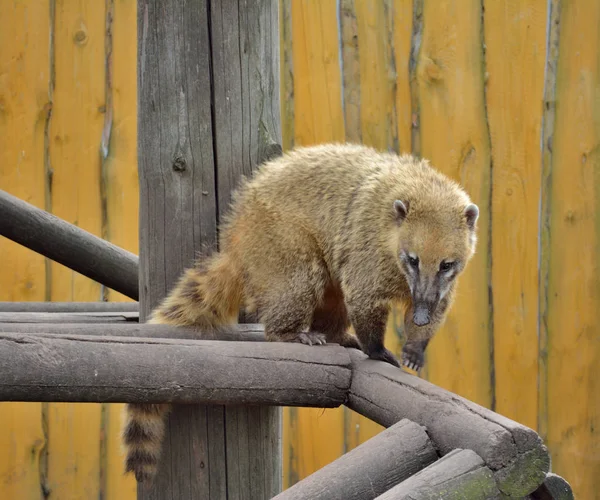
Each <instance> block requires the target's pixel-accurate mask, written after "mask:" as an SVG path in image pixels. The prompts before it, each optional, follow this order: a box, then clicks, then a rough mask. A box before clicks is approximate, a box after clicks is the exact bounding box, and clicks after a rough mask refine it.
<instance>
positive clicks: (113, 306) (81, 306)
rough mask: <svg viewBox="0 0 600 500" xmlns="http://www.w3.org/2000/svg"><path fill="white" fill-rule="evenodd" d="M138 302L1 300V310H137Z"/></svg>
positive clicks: (47, 311)
mask: <svg viewBox="0 0 600 500" xmlns="http://www.w3.org/2000/svg"><path fill="white" fill-rule="evenodd" d="M138 310H139V304H138V303H137V302H0V312H18V313H25V312H26V313H39V312H44V313H50V312H52V313H74V312H77V313H81V312H86V313H89V312H137V311H138Z"/></svg>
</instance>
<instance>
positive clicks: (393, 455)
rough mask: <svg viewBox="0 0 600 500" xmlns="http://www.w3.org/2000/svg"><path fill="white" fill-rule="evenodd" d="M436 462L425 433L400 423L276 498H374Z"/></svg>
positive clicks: (404, 421)
mask: <svg viewBox="0 0 600 500" xmlns="http://www.w3.org/2000/svg"><path fill="white" fill-rule="evenodd" d="M435 460H437V453H436V451H435V449H434V448H433V445H432V444H431V441H429V438H428V437H427V433H426V432H425V429H424V428H423V427H421V426H419V425H417V424H415V423H414V422H411V421H409V420H401V421H400V422H398V423H397V424H394V425H393V426H391V427H390V428H389V429H386V430H385V431H383V432H382V433H380V434H379V435H378V436H376V437H374V438H373V439H371V440H369V441H367V442H365V443H363V444H361V445H360V446H359V447H358V448H355V449H354V450H352V451H349V452H348V453H346V454H344V455H342V457H340V458H338V459H337V460H335V461H333V462H331V463H330V464H328V465H326V466H325V467H323V468H322V469H320V470H319V471H317V472H315V473H314V474H311V475H310V476H308V477H307V478H306V479H303V480H302V481H300V482H299V483H297V484H295V485H294V486H292V487H291V488H289V489H287V490H285V491H284V492H282V493H280V494H279V495H277V496H276V497H275V498H276V499H277V500H292V499H298V500H300V499H304V498H310V499H314V500H318V499H322V500H328V499H330V498H332V496H335V498H343V499H344V500H346V499H347V500H362V499H364V498H373V497H374V496H376V495H379V494H381V493H383V492H385V491H386V490H388V489H389V488H391V487H393V486H395V485H396V484H398V483H400V482H401V481H404V480H405V479H408V478H409V477H410V476H412V475H413V474H415V473H416V472H418V471H420V470H421V469H423V468H424V467H426V466H428V465H429V464H431V463H432V462H434V461H435Z"/></svg>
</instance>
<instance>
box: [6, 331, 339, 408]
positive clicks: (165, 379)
mask: <svg viewBox="0 0 600 500" xmlns="http://www.w3.org/2000/svg"><path fill="white" fill-rule="evenodd" d="M317 349H318V350H317ZM0 352H2V356H3V359H6V362H5V363H3V365H2V368H0V373H1V377H0V387H1V388H0V400H2V401H43V402H52V401H57V402H116V403H121V402H123V403H128V402H137V403H141V402H147V403H160V402H178V403H190V402H202V403H206V404H245V405H247V404H260V405H268V404H271V405H279V406H281V405H288V406H309V407H310V406H312V407H319V408H334V407H337V406H340V405H341V404H342V403H343V402H344V400H345V398H346V394H347V391H348V388H349V387H350V375H351V374H350V358H349V356H348V353H347V352H346V349H344V348H343V347H339V346H333V345H332V346H319V347H315V346H305V345H299V344H288V343H283V342H281V343H270V342H239V341H238V342H220V341H214V340H200V341H199V340H196V341H194V340H183V339H148V338H131V337H109V336H105V337H102V336H85V335H69V336H66V335H61V336H58V335H53V334H44V333H36V334H34V335H31V334H27V333H10V332H6V333H2V334H0ZM173 360H177V362H176V363H174V361H173ZM132 365H133V366H132Z"/></svg>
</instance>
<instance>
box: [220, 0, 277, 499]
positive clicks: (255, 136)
mask: <svg viewBox="0 0 600 500" xmlns="http://www.w3.org/2000/svg"><path fill="white" fill-rule="evenodd" d="M210 21H211V49H212V68H213V109H214V122H213V126H214V134H215V142H214V144H215V161H216V165H217V167H218V168H217V176H216V178H217V194H218V207H219V210H218V217H219V220H222V216H223V214H224V213H225V212H226V210H227V208H228V206H229V203H230V201H231V195H232V193H233V191H234V190H235V189H236V188H237V187H238V185H239V183H240V180H241V178H242V176H250V175H251V173H252V172H253V171H254V169H255V168H256V167H257V166H258V165H260V164H261V163H263V162H265V161H267V160H269V159H271V158H273V157H275V156H278V155H280V154H281V152H282V148H281V123H280V106H279V90H280V89H279V80H280V77H279V16H278V1H277V0H260V1H254V2H237V1H232V0H225V1H220V2H211V8H210ZM254 319H255V317H253V316H248V315H247V314H246V313H245V311H241V314H240V320H241V321H252V320H254ZM269 413H271V415H270V416H267V415H268V414H269ZM265 419H267V420H268V421H270V422H272V425H271V432H270V434H272V437H271V439H270V440H268V441H266V442H267V443H269V444H270V446H268V447H265V446H260V445H259V443H262V442H265V439H266V438H265V432H264V429H263V428H262V426H259V425H257V424H258V422H263V421H265ZM280 419H281V415H280V409H279V408H271V409H264V408H262V409H261V408H256V409H249V408H232V407H227V408H226V409H225V423H226V427H227V431H226V437H227V439H226V441H227V443H226V458H227V471H228V474H227V494H228V496H229V497H231V498H251V499H254V498H270V497H272V496H273V495H274V494H275V493H277V492H278V491H280V490H281V460H280V456H281V450H280V447H279V446H280V445H279V441H280V434H279V433H280V431H279V425H275V424H276V422H278V421H279V420H280ZM242 422H244V424H243V425H238V424H239V423H242ZM240 447H242V448H240ZM256 450H260V452H261V454H260V456H258V455H257V452H256ZM239 457H241V458H242V459H243V460H240V459H239ZM269 462H270V463H269ZM257 470H259V471H268V470H270V471H271V476H270V477H266V476H265V480H266V481H267V482H268V483H269V484H267V485H264V484H262V483H260V482H258V481H256V480H254V479H253V476H254V475H255V474H256V471H257Z"/></svg>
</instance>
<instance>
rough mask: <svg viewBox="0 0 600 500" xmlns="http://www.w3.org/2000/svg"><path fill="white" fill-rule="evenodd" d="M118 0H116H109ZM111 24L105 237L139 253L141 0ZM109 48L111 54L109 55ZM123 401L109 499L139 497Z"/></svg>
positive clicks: (113, 424) (111, 448)
mask: <svg viewBox="0 0 600 500" xmlns="http://www.w3.org/2000/svg"><path fill="white" fill-rule="evenodd" d="M109 2H113V0H109ZM112 8H113V19H112V26H111V34H112V52H111V59H112V60H110V61H109V60H107V67H108V65H109V64H110V66H109V67H110V70H111V71H110V78H109V77H108V76H107V77H106V79H107V87H108V90H109V91H110V92H111V94H112V120H110V121H109V120H107V119H106V118H105V129H106V128H107V127H108V126H109V125H110V128H109V131H110V133H109V134H108V131H107V133H106V134H104V136H107V139H106V141H107V145H108V150H107V152H106V153H107V156H106V158H105V160H104V162H103V171H102V175H103V179H104V182H105V193H104V194H105V196H106V200H105V203H106V214H105V217H106V227H105V235H104V237H105V238H106V239H108V240H109V241H111V242H113V243H115V244H116V245H118V246H120V247H122V248H125V249H126V250H129V251H130V252H133V253H135V254H138V253H139V244H138V243H139V232H138V210H139V186H138V172H137V106H136V103H137V85H136V65H135V60H136V54H137V35H136V34H137V30H136V23H137V17H136V16H137V8H136V3H135V2H121V1H115V2H114V4H113V7H112ZM107 56H108V54H105V57H107ZM107 298H108V300H109V301H130V299H129V298H127V297H125V296H124V295H122V294H120V293H118V292H115V291H114V290H108V293H107ZM122 411H123V405H121V404H108V405H105V412H106V413H105V419H104V421H103V424H104V429H103V433H104V436H105V440H106V455H105V457H104V458H105V460H104V464H103V466H104V480H105V484H104V485H103V486H104V488H105V498H106V500H112V499H123V500H134V499H135V498H136V497H137V491H136V488H137V486H136V482H135V478H134V477H133V476H131V475H124V474H123V463H124V462H123V460H124V457H123V453H122V446H121V437H120V435H121V422H122Z"/></svg>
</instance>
